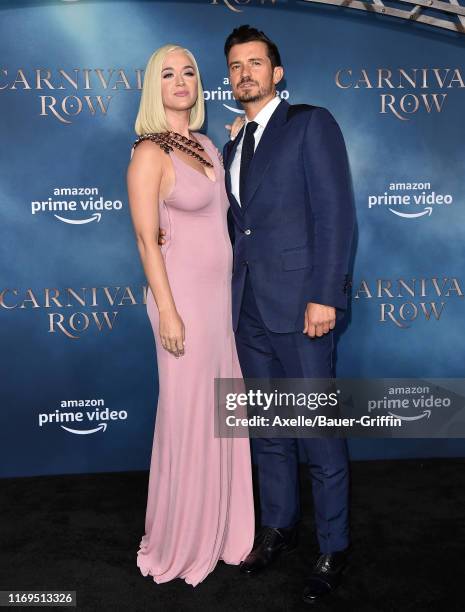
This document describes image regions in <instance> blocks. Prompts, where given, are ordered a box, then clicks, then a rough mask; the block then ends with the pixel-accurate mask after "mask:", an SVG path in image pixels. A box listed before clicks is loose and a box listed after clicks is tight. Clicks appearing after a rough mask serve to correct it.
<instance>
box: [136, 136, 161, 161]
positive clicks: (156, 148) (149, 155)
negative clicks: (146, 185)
mask: <svg viewBox="0 0 465 612" xmlns="http://www.w3.org/2000/svg"><path fill="white" fill-rule="evenodd" d="M164 156H166V153H165V152H164V151H163V150H162V149H161V148H160V145H158V144H157V143H156V142H153V140H150V138H146V139H144V140H140V141H139V140H136V142H135V143H134V144H133V145H132V149H131V160H134V161H136V160H140V161H141V162H143V161H144V160H150V161H151V162H153V161H156V162H157V163H161V164H162V163H163V162H164V159H165V158H164Z"/></svg>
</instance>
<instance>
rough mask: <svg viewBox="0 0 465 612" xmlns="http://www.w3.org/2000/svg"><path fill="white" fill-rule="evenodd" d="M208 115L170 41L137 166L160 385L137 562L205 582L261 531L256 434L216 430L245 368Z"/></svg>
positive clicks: (132, 168)
mask: <svg viewBox="0 0 465 612" xmlns="http://www.w3.org/2000/svg"><path fill="white" fill-rule="evenodd" d="M203 121H204V98H203V91H202V86H201V81H200V75H199V71H198V67H197V63H196V61H195V59H194V57H193V56H192V54H191V53H190V52H189V51H188V50H187V49H183V48H181V47H179V46H176V45H166V46H164V47H161V48H160V49H158V50H157V51H156V52H155V53H154V54H153V55H152V56H151V58H150V60H149V62H148V64H147V67H146V71H145V77H144V86H143V90H142V97H141V102H140V108H139V113H138V115H137V119H136V125H135V128H136V132H137V134H139V138H138V139H137V140H136V142H135V144H134V148H133V156H132V159H131V162H130V164H129V168H128V174H127V181H128V194H129V203H130V210H131V217H132V221H133V225H134V230H135V234H136V238H137V245H138V249H139V253H140V257H141V260H142V264H143V267H144V271H145V274H146V277H147V281H148V284H149V289H148V293H147V313H148V316H149V319H150V323H151V325H152V329H153V333H154V336H155V342H156V349H157V360H158V374H159V383H160V384H159V386H160V393H159V399H158V408H157V416H156V427H155V436H154V444H153V450H152V460H151V467H150V479H149V490H148V501H147V511H146V519H145V534H144V536H143V537H142V540H141V543H140V549H139V551H138V553H137V565H138V566H139V568H140V570H141V572H142V574H143V575H144V576H146V575H148V574H150V575H151V576H153V579H154V580H155V582H157V583H161V582H167V581H169V580H172V579H174V578H176V577H180V578H183V579H184V580H185V581H186V582H187V583H188V584H191V585H193V586H195V585H197V584H198V583H199V582H201V581H202V580H203V579H204V578H205V577H206V576H207V575H208V574H209V573H210V572H211V571H212V570H213V569H214V568H215V565H216V563H217V562H218V560H220V559H222V560H223V561H225V562H226V563H231V564H239V563H240V562H241V561H242V560H243V559H244V558H245V557H246V556H247V554H248V553H249V552H250V550H251V548H252V544H253V533H254V510H253V497H252V480H251V466H250V451H249V441H248V439H246V438H235V439H234V438H215V437H214V392H213V391H214V379H215V378H241V376H242V374H241V370H240V366H239V362H238V359H237V354H236V348H235V343H234V335H233V331H232V324H231V293H230V280H231V271H232V249H231V245H230V241H229V236H228V230H227V221H226V213H227V209H228V200H227V195H226V192H225V187H224V170H223V167H222V164H221V160H220V155H219V153H218V150H217V149H216V148H215V146H214V145H213V143H212V142H211V141H210V139H209V138H207V137H206V136H204V135H202V134H200V133H199V132H198V131H197V130H199V129H200V128H201V127H202V124H203ZM167 153H168V154H167ZM160 225H161V226H162V227H163V228H164V229H166V235H165V242H164V244H163V246H162V247H160V246H158V242H157V236H158V230H159V226H160Z"/></svg>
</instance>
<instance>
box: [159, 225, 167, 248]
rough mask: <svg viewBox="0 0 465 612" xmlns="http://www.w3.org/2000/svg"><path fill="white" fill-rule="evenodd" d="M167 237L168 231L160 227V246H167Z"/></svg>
mask: <svg viewBox="0 0 465 612" xmlns="http://www.w3.org/2000/svg"><path fill="white" fill-rule="evenodd" d="M165 236H166V230H164V229H163V228H162V227H160V228H159V229H158V246H163V245H164V244H165Z"/></svg>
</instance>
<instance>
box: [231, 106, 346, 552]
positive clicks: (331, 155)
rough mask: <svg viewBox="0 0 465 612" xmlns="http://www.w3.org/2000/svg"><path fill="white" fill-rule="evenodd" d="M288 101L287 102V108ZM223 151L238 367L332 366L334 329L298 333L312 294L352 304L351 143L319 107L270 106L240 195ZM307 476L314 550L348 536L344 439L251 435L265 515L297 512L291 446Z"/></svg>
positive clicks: (248, 371) (314, 370)
mask: <svg viewBox="0 0 465 612" xmlns="http://www.w3.org/2000/svg"><path fill="white" fill-rule="evenodd" d="M292 108H294V109H295V111H298V112H292V110H291V111H290V109H292ZM241 136H242V132H241V133H239V134H238V136H237V137H236V139H235V140H234V141H230V142H228V143H227V144H226V145H225V147H224V151H223V157H224V166H225V171H226V189H227V192H228V197H229V200H230V209H229V219H228V222H229V228H230V234H231V239H232V242H233V246H234V267H233V278H232V305H233V313H232V315H233V326H234V330H235V333H236V345H237V350H238V355H239V360H240V364H241V368H242V373H243V375H244V377H245V378H270V377H272V378H329V377H332V376H333V375H334V371H333V361H332V359H333V332H329V333H328V334H325V335H324V336H322V337H321V338H309V337H308V336H307V335H304V334H303V333H302V330H303V327H304V313H305V308H306V305H307V303H308V302H315V303H318V304H326V305H329V306H334V307H336V308H337V309H338V313H342V311H343V310H344V309H345V308H346V306H347V294H348V287H349V285H350V282H349V270H348V267H349V258H350V249H351V242H352V237H353V229H354V207H353V199H352V190H351V182H350V172H349V166H348V161H347V154H346V148H345V144H344V140H343V137H342V134H341V131H340V129H339V126H338V124H337V123H336V121H335V119H334V118H333V116H332V115H331V113H330V112H329V111H328V110H326V109H325V108H321V107H315V106H306V105H302V106H299V107H298V108H297V107H290V106H289V104H288V103H287V102H286V101H284V100H282V101H281V102H280V104H279V105H278V106H277V108H276V109H275V111H274V112H273V114H272V116H271V118H270V120H269V122H268V124H267V126H266V128H265V130H264V132H263V134H262V137H261V139H260V142H259V144H258V146H257V148H256V150H255V153H254V156H253V159H252V162H251V164H250V167H249V171H248V178H247V184H246V188H245V195H244V196H243V197H242V198H241V199H242V202H241V204H242V206H240V205H239V204H238V202H237V201H236V199H235V197H234V195H233V194H232V193H231V176H230V171H229V170H230V166H231V163H232V160H233V159H234V155H235V150H236V146H237V143H238V142H239V141H240V139H241ZM298 445H300V446H301V450H302V453H303V455H304V457H306V460H307V463H308V466H309V470H310V475H311V478H312V487H313V497H314V507H315V519H316V528H317V535H318V540H319V544H320V550H321V552H335V551H337V550H343V549H344V548H346V547H347V545H348V481H349V476H348V460H347V447H346V443H345V440H344V439H338V438H313V439H312V438H310V439H299V440H294V439H289V438H287V439H286V438H281V439H254V440H253V450H254V456H255V458H256V461H257V464H258V478H259V489H260V502H261V504H260V505H261V520H262V525H264V526H269V527H278V528H279V527H281V528H286V527H292V526H294V525H295V524H296V523H297V521H298V519H299V488H298V477H297V467H298V453H297V447H298Z"/></svg>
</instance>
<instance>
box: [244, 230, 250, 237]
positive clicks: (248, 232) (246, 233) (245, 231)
mask: <svg viewBox="0 0 465 612" xmlns="http://www.w3.org/2000/svg"><path fill="white" fill-rule="evenodd" d="M251 233H252V230H249V229H246V230H244V234H245V235H246V236H250V234H251Z"/></svg>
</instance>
